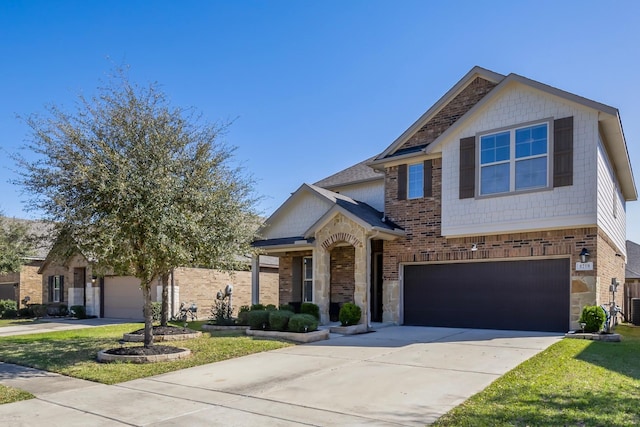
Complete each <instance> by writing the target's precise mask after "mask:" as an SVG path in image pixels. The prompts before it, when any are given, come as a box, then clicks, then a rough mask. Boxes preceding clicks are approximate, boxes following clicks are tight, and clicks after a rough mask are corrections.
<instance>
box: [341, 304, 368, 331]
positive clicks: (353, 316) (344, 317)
mask: <svg viewBox="0 0 640 427" xmlns="http://www.w3.org/2000/svg"><path fill="white" fill-rule="evenodd" d="M360 316H362V310H361V309H360V307H358V306H357V305H355V304H354V303H352V302H347V303H345V304H343V305H342V307H340V314H338V319H339V320H340V324H342V326H351V325H357V324H358V322H360Z"/></svg>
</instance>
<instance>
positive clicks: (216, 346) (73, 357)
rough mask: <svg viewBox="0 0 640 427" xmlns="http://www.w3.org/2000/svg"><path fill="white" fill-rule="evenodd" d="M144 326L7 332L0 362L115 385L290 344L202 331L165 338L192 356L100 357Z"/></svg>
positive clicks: (193, 325)
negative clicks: (152, 359) (154, 359)
mask: <svg viewBox="0 0 640 427" xmlns="http://www.w3.org/2000/svg"><path fill="white" fill-rule="evenodd" d="M202 323H204V322H193V323H189V327H190V328H193V329H199V326H200V325H201V324H202ZM142 327H144V325H142V324H140V323H126V324H121V325H113V326H102V327H92V328H87V329H76V330H71V331H61V332H48V333H42V334H31V335H20V336H11V337H2V338H0V361H3V362H8V363H15V364H18V365H23V366H31V367H34V368H38V369H43V370H45V371H50V372H57V373H59V374H63V375H68V376H72V377H76V378H82V379H85V380H90V381H96V382H100V383H103V384H115V383H119V382H123V381H129V380H133V379H137V378H144V377H149V376H152V375H158V374H163V373H165V372H171V371H176V370H179V369H184V368H189V367H192V366H198V365H204V364H206V363H212V362H218V361H221V360H225V359H231V358H234V357H240V356H245V355H248V354H252V353H258V352H261V351H268V350H274V349H277V348H282V347H287V346H290V345H291V344H289V343H285V342H280V341H273V340H260V339H253V338H251V337H247V336H245V335H244V334H243V333H242V332H235V333H226V332H221V333H209V332H203V335H202V337H200V338H195V339H190V340H184V341H171V342H169V343H161V344H163V345H174V346H176V347H185V348H188V349H190V350H191V352H192V355H191V357H190V358H188V359H182V360H176V361H171V362H161V363H149V364H129V363H98V362H96V354H97V353H98V351H100V350H104V349H107V348H112V347H118V346H119V344H118V340H119V339H121V338H122V334H123V333H127V332H133V331H135V330H137V329H140V328H142ZM125 345H141V344H139V343H130V344H129V343H127V344H125Z"/></svg>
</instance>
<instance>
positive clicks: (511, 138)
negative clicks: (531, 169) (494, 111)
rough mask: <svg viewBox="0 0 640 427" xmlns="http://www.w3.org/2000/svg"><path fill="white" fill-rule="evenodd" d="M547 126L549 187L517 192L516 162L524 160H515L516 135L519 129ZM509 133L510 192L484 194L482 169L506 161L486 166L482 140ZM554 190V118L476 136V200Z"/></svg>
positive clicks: (498, 129)
mask: <svg viewBox="0 0 640 427" xmlns="http://www.w3.org/2000/svg"><path fill="white" fill-rule="evenodd" d="M541 124H546V125H547V153H546V157H547V185H545V186H542V187H535V188H527V189H524V190H516V189H515V186H516V180H515V172H516V171H515V168H516V161H518V160H523V159H516V158H515V150H516V144H515V133H516V131H517V130H519V129H524V128H528V127H533V126H536V125H541ZM506 131H509V160H508V162H509V191H505V192H502V193H491V194H482V188H481V187H482V167H483V166H490V165H492V164H501V163H506V161H500V162H495V163H487V164H485V165H483V164H482V162H481V158H480V156H481V154H482V144H481V138H482V137H483V136H487V135H493V134H497V133H502V132H506ZM539 157H543V155H536V156H530V157H526V158H524V159H527V160H528V159H534V158H539ZM552 188H553V117H547V118H544V119H541V120H534V121H531V122H526V123H520V124H517V125H514V126H505V127H502V128H497V129H492V130H489V131H484V132H479V133H477V134H476V198H480V199H484V198H491V197H503V196H511V195H514V194H523V193H532V192H538V191H547V190H550V189H552Z"/></svg>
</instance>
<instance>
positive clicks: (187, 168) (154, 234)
mask: <svg viewBox="0 0 640 427" xmlns="http://www.w3.org/2000/svg"><path fill="white" fill-rule="evenodd" d="M47 112H48V114H47V115H46V116H44V117H43V116H39V115H32V116H30V117H28V118H27V119H26V123H27V124H28V125H29V127H30V128H31V130H32V139H31V141H30V142H29V144H28V145H27V148H28V149H30V150H32V151H33V152H35V153H36V155H37V156H36V157H37V160H35V161H27V160H26V159H25V158H21V159H19V163H20V165H21V170H22V173H21V179H20V180H19V182H20V183H21V184H22V185H23V187H24V188H25V189H26V190H27V192H28V193H29V194H30V195H31V198H30V200H29V207H31V208H33V209H38V210H40V211H42V212H44V213H45V216H46V219H48V220H51V221H53V222H54V223H55V224H56V227H55V230H56V232H57V233H60V232H61V231H63V230H64V232H65V233H66V234H67V235H68V236H69V237H70V241H73V242H74V243H75V244H76V245H77V249H79V250H80V251H81V252H82V253H84V254H89V255H90V256H91V258H92V259H93V260H95V268H96V269H97V271H103V272H105V271H111V272H113V273H115V274H122V275H133V276H135V277H136V278H138V279H140V282H141V287H142V293H143V296H144V301H145V303H144V317H145V339H144V345H145V347H149V346H151V345H153V329H152V310H151V285H152V283H154V281H156V280H157V279H158V278H162V277H163V276H164V277H165V278H166V277H167V275H168V274H169V272H170V271H171V269H173V268H175V267H180V266H182V267H187V266H203V267H214V268H218V269H221V270H227V271H228V270H233V269H236V268H238V267H239V263H240V260H239V258H238V256H237V255H239V254H248V253H250V252H251V247H250V242H251V240H252V239H253V236H254V233H255V224H256V215H255V211H254V209H255V203H256V198H255V197H254V195H253V192H252V187H253V180H252V178H251V177H250V176H248V175H246V174H245V173H244V172H243V170H242V169H241V168H240V167H238V166H234V165H233V164H232V156H233V153H234V150H235V149H234V148H233V147H230V146H228V145H227V144H225V143H224V142H221V136H222V135H223V133H224V131H225V130H226V128H227V124H217V123H215V124H209V123H203V121H202V120H201V118H200V116H198V115H195V114H194V111H193V110H192V109H183V108H175V107H172V106H170V105H169V102H168V101H167V99H166V97H165V95H164V94H163V92H161V91H160V90H159V88H158V86H157V85H156V84H152V85H149V86H145V87H142V86H139V85H135V84H132V83H131V82H130V81H129V79H128V78H127V76H126V74H125V73H123V72H119V73H117V75H116V77H114V78H112V79H111V80H110V81H109V83H108V84H107V85H106V86H105V87H102V88H99V89H98V92H97V95H96V96H94V97H92V98H90V99H87V98H86V97H83V96H80V97H79V101H78V103H77V105H76V109H75V111H74V112H72V113H67V112H65V111H63V110H62V109H61V108H59V107H56V106H51V107H48V108H47ZM165 305H166V301H165Z"/></svg>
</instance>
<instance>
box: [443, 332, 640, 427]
mask: <svg viewBox="0 0 640 427" xmlns="http://www.w3.org/2000/svg"><path fill="white" fill-rule="evenodd" d="M616 332H617V333H620V334H621V335H622V337H623V341H622V342H620V343H611V342H599V341H590V340H578V339H564V340H562V341H560V342H558V343H556V344H554V345H552V346H551V347H549V348H548V349H547V350H545V351H543V352H542V353H539V354H538V355H536V356H535V357H533V358H531V359H529V360H528V361H526V362H524V363H522V364H521V365H519V366H518V367H516V368H515V369H513V370H512V371H510V372H508V373H507V374H506V375H504V376H502V377H501V378H499V379H497V380H496V381H494V382H493V383H492V384H491V385H490V386H489V387H487V388H486V389H485V390H484V391H482V392H480V393H478V394H476V395H474V396H472V397H471V398H469V399H468V400H467V401H465V402H464V403H463V404H462V405H460V406H458V407H456V408H454V409H452V410H451V411H449V412H448V413H447V414H445V415H444V416H443V417H441V418H440V419H439V420H438V421H437V422H436V423H435V424H434V425H435V426H605V425H606V426H637V425H640V357H639V355H640V328H633V327H629V326H618V327H617V329H616Z"/></svg>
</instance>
